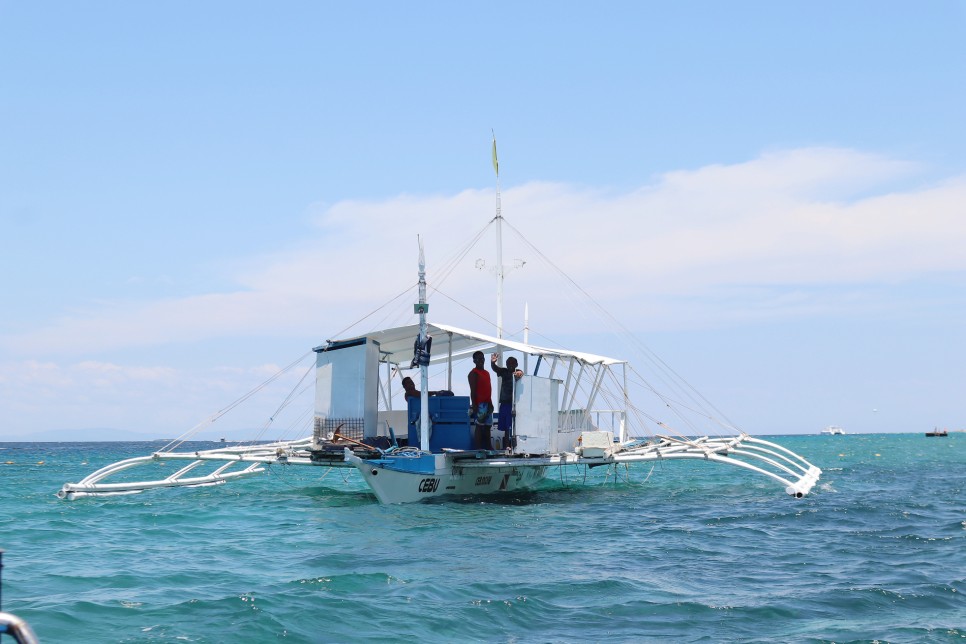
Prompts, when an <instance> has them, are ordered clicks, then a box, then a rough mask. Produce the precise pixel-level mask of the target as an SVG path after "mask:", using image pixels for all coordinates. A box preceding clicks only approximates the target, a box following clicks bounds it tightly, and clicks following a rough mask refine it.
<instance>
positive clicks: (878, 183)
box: [0, 0, 966, 440]
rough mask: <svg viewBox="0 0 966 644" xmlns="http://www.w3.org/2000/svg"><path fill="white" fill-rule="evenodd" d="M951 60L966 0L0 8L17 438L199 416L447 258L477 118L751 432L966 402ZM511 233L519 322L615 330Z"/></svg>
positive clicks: (0, 363) (473, 198) (567, 266)
mask: <svg viewBox="0 0 966 644" xmlns="http://www.w3.org/2000/svg"><path fill="white" fill-rule="evenodd" d="M964 78H966V5H964V4H963V3H962V2H954V1H949V2H942V1H936V2H927V3H907V2H878V1H877V2H871V1H870V2H848V3H841V2H781V3H778V2H741V3H721V2H680V3H679V2H607V3H593V5H592V3H576V2H527V3H510V2H485V3H477V2H460V3H442V2H424V3H389V2H375V3H363V4H356V3H323V2H304V3H303V2H288V3H283V4H278V5H268V4H265V3H246V2H205V3H192V2H164V3H160V2H159V3H128V2H107V1H102V2H87V3H66V2H65V3H54V4H46V3H22V2H9V1H6V0H0V128H2V132H0V231H2V234H0V269H2V270H0V296H2V300H3V309H2V310H3V315H2V316H0V440H2V439H4V438H8V439H9V438H14V437H25V438H29V437H49V436H50V432H55V431H56V432H58V434H57V435H61V436H64V437H84V436H87V435H90V434H89V433H85V432H87V431H88V430H90V429H91V428H116V429H118V430H126V431H134V432H141V433H144V434H149V435H151V437H155V436H156V435H164V436H171V435H177V434H180V433H181V432H182V431H183V430H185V429H187V428H189V427H191V426H192V425H194V424H195V423H196V422H197V421H198V420H200V419H201V418H203V417H205V416H207V415H208V414H209V413H211V412H213V411H215V410H217V409H219V408H221V407H222V406H224V404H226V403H227V402H230V401H231V400H232V399H234V398H235V397H236V396H237V395H239V394H240V393H243V392H244V391H245V390H247V389H248V388H249V387H250V386H252V385H254V384H255V383H257V382H258V381H259V380H260V379H261V377H262V374H264V373H268V372H270V371H271V370H272V369H273V368H274V367H275V366H277V365H282V364H286V363H287V362H288V361H289V360H291V359H294V358H295V357H297V356H298V355H301V354H302V352H304V351H305V350H307V349H309V348H311V347H312V346H315V345H317V344H318V343H320V342H321V341H322V340H324V339H326V338H328V337H331V334H333V333H337V332H338V331H340V330H341V329H343V328H345V327H346V326H348V325H349V324H350V323H351V322H352V321H354V320H356V319H358V318H359V317H361V315H362V314H364V313H365V312H368V311H369V310H371V309H372V308H375V307H376V306H378V305H379V304H381V303H382V302H384V301H385V300H386V299H388V298H389V297H391V296H393V295H395V294H397V293H398V292H399V291H400V290H401V289H403V288H405V287H406V285H407V284H409V283H410V281H412V273H411V271H412V268H411V267H412V266H413V264H414V260H415V247H416V243H415V237H416V235H417V234H421V235H422V236H423V237H424V239H425V240H426V244H427V255H428V258H429V264H430V271H431V276H430V279H431V280H432V269H433V262H434V258H435V261H437V262H438V261H441V260H442V259H443V258H445V257H448V256H449V254H450V251H451V249H453V248H454V247H455V246H457V245H458V244H459V243H460V242H461V241H462V240H464V239H465V238H466V236H467V234H468V232H471V231H475V230H477V229H479V228H481V227H482V226H483V225H484V224H485V223H486V221H487V220H488V219H489V218H490V217H491V216H492V213H493V191H494V177H493V172H492V168H491V166H490V158H489V145H490V138H491V130H492V131H495V132H496V135H497V139H498V143H499V151H500V169H501V183H502V189H503V213H504V215H505V216H506V217H507V219H508V221H510V222H511V223H512V224H513V225H514V226H515V227H516V228H517V229H519V230H520V231H521V232H523V233H524V234H525V235H526V237H527V239H529V240H530V241H532V242H533V243H534V244H536V245H537V246H538V247H539V248H540V249H541V250H542V251H543V252H544V253H545V254H546V255H547V256H548V257H550V258H552V260H553V261H554V263H555V264H556V265H557V266H559V267H560V268H562V269H563V270H565V271H566V272H567V273H568V274H569V275H571V276H572V277H573V278H574V279H575V280H577V281H578V282H579V283H580V285H581V286H582V287H583V288H584V289H585V290H586V291H588V292H590V293H592V294H593V295H594V297H595V298H596V299H597V300H598V301H599V302H600V303H601V304H602V305H603V306H605V308H607V309H608V310H609V311H611V312H612V313H613V314H614V315H615V316H616V317H617V318H619V319H620V320H621V322H622V323H623V325H624V326H625V327H627V328H629V329H631V330H633V331H634V332H635V334H636V335H637V336H638V337H639V338H641V339H642V340H643V341H644V342H645V343H646V344H647V345H648V346H649V347H650V348H651V349H653V350H654V351H656V352H657V353H658V354H660V355H661V356H662V357H663V358H664V359H665V360H666V361H667V362H668V363H670V364H672V365H673V366H674V367H675V368H676V369H677V370H678V371H679V372H681V373H683V374H684V375H685V376H686V377H687V379H688V381H689V382H690V383H691V384H693V385H694V386H695V387H697V388H698V389H699V390H700V391H701V392H702V393H703V394H704V395H705V396H707V397H708V398H709V399H711V400H712V401H713V402H714V403H715V405H716V406H717V407H718V408H719V409H722V410H723V411H725V412H726V413H727V415H728V417H729V418H731V419H732V420H734V421H735V422H736V423H737V424H739V425H740V426H741V427H743V428H744V429H746V430H748V431H750V432H752V433H762V434H769V433H814V432H817V431H818V430H819V429H821V428H822V427H823V426H825V425H827V424H840V425H843V426H845V427H846V429H847V430H850V431H856V432H870V431H916V432H918V431H922V430H923V429H929V428H931V427H933V426H934V425H938V426H946V427H949V428H961V427H966V417H964V414H966V412H964V409H963V406H962V402H961V401H962V392H963V391H964V390H966V373H964V363H966V337H964V336H966V332H964V329H966V325H964V317H966V289H964V277H966V252H964V251H963V248H964V247H966V152H964V150H966V128H964V127H963V125H962V115H963V114H964V113H966V83H964V82H963V81H964ZM510 243H511V245H512V243H513V242H512V240H510ZM481 252H482V251H481ZM508 253H509V256H510V257H521V258H523V259H526V260H527V262H528V263H527V265H526V266H525V267H524V268H522V269H520V270H517V271H513V273H511V275H510V279H509V281H508V284H507V291H508V307H507V310H508V313H507V315H508V317H510V316H511V315H512V316H515V317H516V318H519V317H521V316H522V313H517V311H521V310H522V304H523V302H524V301H527V302H529V303H530V308H531V324H532V325H534V326H535V327H538V328H539V329H540V330H541V332H543V333H544V334H545V335H548V336H550V337H554V338H556V339H558V340H560V341H561V342H564V343H569V344H575V345H577V347H578V348H583V349H585V350H588V351H595V352H598V353H604V354H613V355H622V353H623V350H622V347H621V346H620V345H619V344H615V342H614V341H613V340H611V339H609V338H606V337H604V336H602V335H601V334H599V333H595V332H594V327H593V326H592V322H591V321H586V323H585V324H584V322H585V318H584V316H583V315H575V314H574V312H573V311H568V310H567V308H566V306H565V305H569V304H570V301H569V300H567V301H563V302H561V301H560V298H555V297H553V296H554V295H556V294H557V291H555V290H554V287H552V286H550V285H548V284H547V283H546V282H544V279H545V278H546V277H547V275H546V272H545V271H544V272H541V270H540V269H539V267H538V266H537V262H535V261H534V258H533V257H530V256H526V253H527V251H526V249H523V248H512V247H511V248H510V249H509V250H508ZM514 253H516V254H514ZM466 273H467V275H466V276H465V277H454V281H455V283H454V284H453V286H452V289H453V295H455V296H458V299H460V301H463V302H467V301H469V302H472V303H473V304H474V305H476V304H479V308H485V307H487V306H488V305H489V302H490V301H491V299H492V297H491V296H490V295H489V289H491V288H492V285H491V281H486V280H485V279H484V277H485V276H484V275H483V272H479V271H476V272H474V271H473V270H472V263H471V264H470V267H469V268H468V269H467V271H466ZM523 293H525V295H524V294H523ZM448 306H449V304H448V302H447V301H441V302H439V304H438V305H437V306H435V307H434V311H433V312H434V314H436V315H437V316H439V317H437V319H438V320H439V321H446V320H447V319H448V320H453V318H457V319H459V316H460V315H461V313H460V309H458V308H455V307H454V309H453V310H450V309H448V308H447V307H448ZM437 311H439V313H437ZM511 312H512V313H511ZM483 313H484V314H488V315H492V314H491V313H489V312H487V311H484V312H483ZM449 316H452V317H449ZM508 326H510V325H508ZM517 326H519V324H517ZM873 410H875V411H873Z"/></svg>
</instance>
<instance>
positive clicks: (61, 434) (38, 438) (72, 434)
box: [0, 427, 223, 443]
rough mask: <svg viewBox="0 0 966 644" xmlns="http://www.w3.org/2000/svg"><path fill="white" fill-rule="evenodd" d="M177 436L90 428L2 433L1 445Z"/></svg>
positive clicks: (203, 435) (204, 435)
mask: <svg viewBox="0 0 966 644" xmlns="http://www.w3.org/2000/svg"><path fill="white" fill-rule="evenodd" d="M222 436H223V434H219V433H218V432H217V431H214V432H212V431H207V432H199V433H198V434H197V435H196V436H193V437H192V438H191V440H198V441H217V440H219V439H220V438H221V437H222ZM175 437H176V435H175V436H159V435H158V434H145V433H142V432H135V431H131V430H129V429H116V428H112V427H88V428H85V429H51V430H47V431H42V432H33V433H31V434H6V433H0V443H71V442H84V443H89V442H100V441H108V442H117V441H157V440H173V439H174V438H175Z"/></svg>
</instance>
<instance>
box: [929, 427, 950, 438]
mask: <svg viewBox="0 0 966 644" xmlns="http://www.w3.org/2000/svg"><path fill="white" fill-rule="evenodd" d="M926 436H929V437H934V436H949V432H948V431H946V430H945V429H939V428H938V427H933V429H932V431H931V432H926Z"/></svg>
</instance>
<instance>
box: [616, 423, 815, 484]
mask: <svg viewBox="0 0 966 644" xmlns="http://www.w3.org/2000/svg"><path fill="white" fill-rule="evenodd" d="M657 438H658V439H659V441H658V442H656V443H649V444H645V445H641V446H639V447H633V446H632V447H626V448H625V449H623V450H622V451H620V452H618V453H616V454H615V455H614V457H613V460H614V461H615V462H618V463H636V462H642V461H658V460H674V459H702V460H706V461H711V462H715V463H721V464H724V465H733V466H735V467H741V468H744V469H747V470H751V471H752V472H756V473H758V474H762V475H764V476H767V477H769V478H771V479H773V480H775V481H777V482H778V483H780V484H781V485H783V486H784V487H785V491H786V492H787V493H788V494H790V495H792V496H794V497H796V498H801V497H803V496H805V495H806V494H808V493H809V492H810V491H811V489H812V488H813V487H814V486H815V484H816V483H817V482H818V479H819V476H821V474H822V470H821V469H819V468H818V467H816V466H814V465H812V464H811V463H809V462H808V461H806V460H805V459H804V458H802V457H801V456H799V455H798V454H796V453H795V452H792V451H791V450H788V449H786V448H784V447H782V446H781V445H778V444H776V443H772V442H769V441H766V440H762V439H760V438H753V437H751V436H749V435H748V434H740V435H738V436H726V437H721V438H713V437H708V436H704V437H701V438H695V439H689V438H673V437H669V436H658V437H657Z"/></svg>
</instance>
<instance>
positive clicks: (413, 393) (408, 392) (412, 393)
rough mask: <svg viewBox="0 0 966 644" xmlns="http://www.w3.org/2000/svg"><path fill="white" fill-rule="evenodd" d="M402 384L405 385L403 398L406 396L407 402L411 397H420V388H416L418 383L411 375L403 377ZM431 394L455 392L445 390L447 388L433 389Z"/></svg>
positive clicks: (447, 394)
mask: <svg viewBox="0 0 966 644" xmlns="http://www.w3.org/2000/svg"><path fill="white" fill-rule="evenodd" d="M402 386H403V398H405V399H406V401H407V402H408V401H409V399H410V398H419V389H416V383H415V382H413V379H412V378H410V377H409V376H406V377H405V378H403V379H402ZM429 395H430V396H452V395H453V392H451V391H445V390H440V391H431V392H429Z"/></svg>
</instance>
